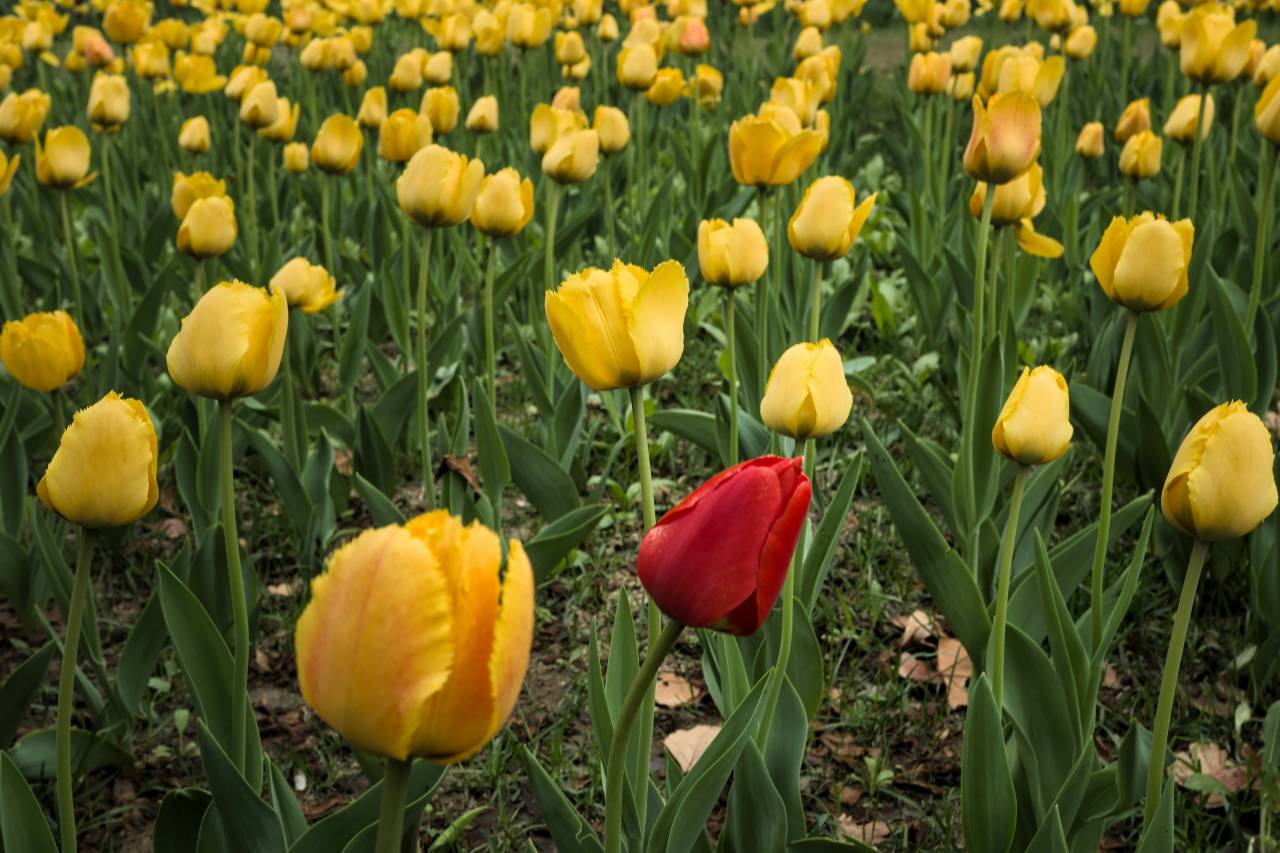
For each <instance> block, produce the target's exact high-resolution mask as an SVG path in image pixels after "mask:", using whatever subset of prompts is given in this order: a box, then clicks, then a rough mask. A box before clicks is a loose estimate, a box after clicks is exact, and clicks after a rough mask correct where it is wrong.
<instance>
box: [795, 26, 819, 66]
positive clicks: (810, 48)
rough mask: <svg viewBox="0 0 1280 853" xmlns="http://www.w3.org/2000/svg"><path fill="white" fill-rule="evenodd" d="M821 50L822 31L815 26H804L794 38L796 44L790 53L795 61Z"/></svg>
mask: <svg viewBox="0 0 1280 853" xmlns="http://www.w3.org/2000/svg"><path fill="white" fill-rule="evenodd" d="M821 50H822V31H821V30H819V29H818V28H817V27H805V28H804V29H803V30H801V31H800V35H799V36H798V37H797V38H796V46H795V48H794V49H793V50H792V51H791V55H792V56H793V57H794V58H795V60H796V62H799V61H801V60H802V59H808V58H809V57H811V56H815V55H817V53H818V52H819V51H821Z"/></svg>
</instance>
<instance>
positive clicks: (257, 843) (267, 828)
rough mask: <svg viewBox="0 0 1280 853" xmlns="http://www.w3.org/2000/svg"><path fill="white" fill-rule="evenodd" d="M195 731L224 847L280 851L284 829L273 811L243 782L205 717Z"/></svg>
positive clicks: (265, 852) (268, 852)
mask: <svg viewBox="0 0 1280 853" xmlns="http://www.w3.org/2000/svg"><path fill="white" fill-rule="evenodd" d="M196 731H197V738H198V740H199V743H200V755H201V757H202V758H203V759H204V770H205V776H206V777H208V779H209V787H210V789H211V790H212V793H213V814H214V816H215V817H216V819H217V821H218V823H220V824H221V830H222V836H223V838H224V839H225V840H226V842H227V849H229V850H238V851H244V853H283V851H284V849H285V841H284V832H283V829H282V826H281V823H280V819H279V818H278V817H277V816H276V813H275V811H274V810H273V809H272V808H271V806H269V805H267V803H266V802H265V801H264V800H263V799H262V798H261V797H260V796H258V793H257V791H255V790H254V789H253V788H251V787H250V786H249V784H248V783H247V782H245V780H244V777H242V776H241V775H240V773H239V771H238V770H236V767H235V765H234V764H232V762H231V759H230V758H229V757H228V756H227V753H226V752H225V751H224V750H223V749H222V747H221V746H220V745H219V744H218V741H217V739H216V738H214V736H213V733H212V732H210V731H209V727H208V726H206V725H205V723H204V720H197V721H196ZM259 760H261V759H259ZM258 778H261V776H259V777H258ZM207 820H208V817H206V821H207ZM202 834H203V831H202Z"/></svg>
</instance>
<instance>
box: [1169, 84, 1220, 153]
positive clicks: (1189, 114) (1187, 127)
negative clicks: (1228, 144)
mask: <svg viewBox="0 0 1280 853" xmlns="http://www.w3.org/2000/svg"><path fill="white" fill-rule="evenodd" d="M1199 120H1200V96H1199V95H1184V96H1183V97H1181V98H1179V99H1178V103H1177V105H1176V106H1174V108H1173V112H1171V113H1169V119H1168V121H1166V122H1165V123H1164V135H1165V136H1167V137H1169V138H1170V139H1172V140H1173V141H1174V142H1181V143H1182V144H1183V145H1189V144H1191V142H1192V141H1193V140H1194V139H1195V136H1196V124H1197V122H1199ZM1211 129H1213V95H1209V96H1208V100H1207V101H1205V103H1204V127H1202V128H1200V138H1201V139H1208V138H1209V131H1210V130H1211Z"/></svg>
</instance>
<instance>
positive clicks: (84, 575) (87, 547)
mask: <svg viewBox="0 0 1280 853" xmlns="http://www.w3.org/2000/svg"><path fill="white" fill-rule="evenodd" d="M92 562H93V531H91V530H88V529H87V528H84V527H82V528H80V549H79V553H78V554H77V556H76V576H75V581H74V582H73V583H72V586H71V602H70V604H69V607H68V609H67V639H66V642H65V643H64V644H63V646H62V671H61V673H60V674H59V677H58V718H57V723H56V726H57V728H56V730H55V732H54V744H55V751H56V760H57V777H58V831H59V834H60V835H61V838H62V853H75V851H76V811H75V800H74V798H73V797H72V791H71V713H72V711H73V708H72V704H73V702H74V701H75V676H76V651H77V650H78V649H79V648H80V625H81V623H82V622H83V621H84V609H85V604H86V603H87V601H88V599H89V565H90V563H92Z"/></svg>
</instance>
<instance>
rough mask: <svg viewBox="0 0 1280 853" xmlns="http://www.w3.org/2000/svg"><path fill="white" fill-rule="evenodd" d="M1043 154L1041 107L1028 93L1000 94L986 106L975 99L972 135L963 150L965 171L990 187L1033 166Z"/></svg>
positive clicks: (1008, 179)
mask: <svg viewBox="0 0 1280 853" xmlns="http://www.w3.org/2000/svg"><path fill="white" fill-rule="evenodd" d="M1039 151H1040V105H1039V103H1037V101H1036V99H1035V98H1033V97H1031V96H1030V95H1028V94H1027V93H1025V92H1009V93H997V94H995V95H992V96H991V100H990V101H988V102H987V105H986V106H985V107H984V106H983V104H982V100H981V99H980V98H978V97H977V96H974V99H973V132H972V133H971V134H970V136H969V144H968V145H967V146H966V147H965V150H964V171H965V174H967V175H968V176H969V177H971V178H973V179H974V180H978V181H985V182H986V183H989V184H1003V183H1008V182H1009V181H1011V180H1013V179H1014V178H1016V177H1017V176H1018V175H1021V174H1022V173H1023V172H1025V171H1026V170H1027V168H1028V167H1030V165H1031V163H1032V161H1034V160H1035V158H1036V155H1037V154H1038V153H1039Z"/></svg>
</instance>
